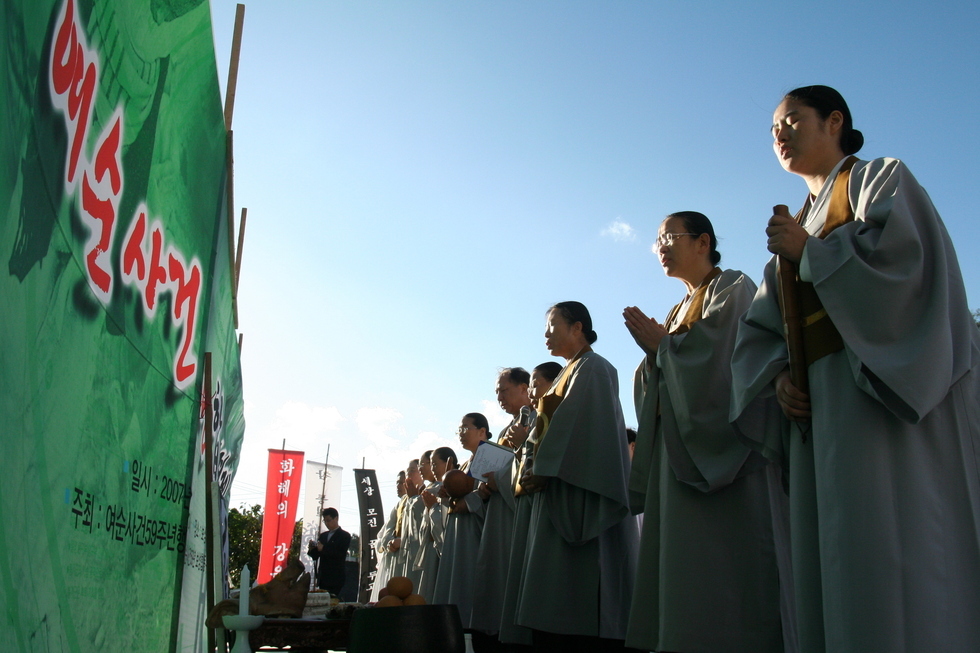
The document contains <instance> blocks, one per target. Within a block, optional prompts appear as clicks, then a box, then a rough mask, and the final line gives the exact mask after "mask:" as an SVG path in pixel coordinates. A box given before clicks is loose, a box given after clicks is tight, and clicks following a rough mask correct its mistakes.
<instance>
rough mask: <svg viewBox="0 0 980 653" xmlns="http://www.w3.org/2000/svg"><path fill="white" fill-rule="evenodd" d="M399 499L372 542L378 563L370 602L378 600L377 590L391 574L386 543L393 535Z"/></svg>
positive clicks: (390, 555)
mask: <svg viewBox="0 0 980 653" xmlns="http://www.w3.org/2000/svg"><path fill="white" fill-rule="evenodd" d="M401 500H402V498H401V497H399V499H398V502H396V503H395V506H394V507H393V508H392V509H391V514H389V515H388V520H387V521H386V522H385V523H384V525H382V527H381V530H380V531H378V538H377V539H376V540H375V542H374V552H375V553H376V554H377V556H378V565H377V567H376V568H375V574H374V587H373V588H372V589H371V597H370V599H369V600H370V601H372V602H374V601H377V600H378V592H380V591H381V590H382V589H383V588H384V587H385V586H386V585H387V584H388V580H389V579H390V578H391V576H392V574H391V565H390V563H391V560H392V554H391V552H390V551H388V543H389V542H391V538H392V537H393V536H394V532H395V522H396V521H397V520H398V506H399V504H400V503H401Z"/></svg>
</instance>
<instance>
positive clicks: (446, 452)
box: [432, 447, 459, 469]
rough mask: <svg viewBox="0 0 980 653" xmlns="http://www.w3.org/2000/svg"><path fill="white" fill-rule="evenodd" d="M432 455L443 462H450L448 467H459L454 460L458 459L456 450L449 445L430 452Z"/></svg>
mask: <svg viewBox="0 0 980 653" xmlns="http://www.w3.org/2000/svg"><path fill="white" fill-rule="evenodd" d="M432 455H433V456H435V457H436V458H438V459H439V460H441V461H442V462H444V463H452V464H451V466H450V467H449V469H456V468H457V467H459V465H457V464H456V461H457V460H459V459H458V458H457V457H456V452H455V451H453V450H452V449H451V448H449V447H439V448H438V449H435V450H434V451H433V452H432Z"/></svg>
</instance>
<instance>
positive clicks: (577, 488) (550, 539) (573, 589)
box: [516, 325, 638, 640]
mask: <svg viewBox="0 0 980 653" xmlns="http://www.w3.org/2000/svg"><path fill="white" fill-rule="evenodd" d="M590 329H591V325H589V327H588V330H590ZM563 377H565V378H564V380H563ZM562 387H564V398H563V399H562V400H561V403H560V404H559V405H558V406H557V408H556V409H555V411H554V414H553V415H551V416H550V417H548V418H547V419H548V420H550V421H549V424H548V428H547V430H546V431H545V432H544V435H543V436H542V437H541V438H540V441H539V444H538V447H537V450H536V452H535V454H534V460H533V463H532V464H533V473H534V475H535V476H538V477H547V479H548V480H547V485H546V486H545V487H544V489H543V490H541V491H539V492H535V493H534V494H533V497H532V508H531V517H530V524H529V528H528V541H527V555H526V558H525V564H524V570H523V576H522V581H521V589H520V599H519V602H518V605H517V619H516V621H517V623H518V624H519V625H521V626H525V627H527V628H532V629H535V630H539V631H544V632H547V633H555V634H559V635H576V636H591V637H601V638H605V639H616V640H622V639H625V637H626V623H627V617H628V614H629V604H630V596H631V594H632V590H633V578H634V575H635V572H636V548H637V539H638V533H637V529H636V521H635V520H634V519H633V518H632V516H631V515H630V511H629V505H628V503H629V502H628V498H627V487H626V483H627V475H628V473H629V453H628V451H627V443H626V425H625V423H624V421H623V413H622V408H621V406H620V403H619V381H618V378H617V374H616V368H614V367H613V366H612V365H611V364H610V363H609V362H608V361H606V360H605V359H604V358H602V357H601V356H599V355H598V354H596V353H594V352H593V351H592V350H591V349H590V348H588V347H585V349H584V350H583V352H581V353H580V354H578V355H577V356H576V357H575V358H574V359H572V360H570V361H569V363H568V365H566V366H565V368H564V369H563V370H562V373H561V374H560V375H559V377H558V378H557V379H556V380H555V384H554V385H553V386H552V388H551V390H549V395H551V394H555V393H558V392H562ZM547 398H548V395H546V396H545V399H547ZM542 401H544V400H542ZM541 412H542V411H540V410H539V411H538V413H539V414H538V419H539V420H541V419H542V416H541Z"/></svg>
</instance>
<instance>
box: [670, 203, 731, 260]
mask: <svg viewBox="0 0 980 653" xmlns="http://www.w3.org/2000/svg"><path fill="white" fill-rule="evenodd" d="M670 218H678V219H680V220H683V221H684V229H685V230H686V231H687V232H688V233H692V234H694V235H695V237H697V236H700V235H701V234H708V238H709V239H710V241H711V252H710V253H709V254H708V258H709V259H710V260H711V265H718V263H720V262H721V252H719V251H718V239H717V238H715V228H714V227H712V226H711V220H709V219H708V216H706V215H705V214H704V213H698V212H697V211H678V212H677V213H671V214H670V215H668V216H667V217H666V218H664V220H669V219H670Z"/></svg>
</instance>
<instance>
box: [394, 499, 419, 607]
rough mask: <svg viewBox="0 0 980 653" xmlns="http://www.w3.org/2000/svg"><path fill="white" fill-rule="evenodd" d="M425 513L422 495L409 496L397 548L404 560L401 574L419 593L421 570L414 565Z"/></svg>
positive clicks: (414, 590)
mask: <svg viewBox="0 0 980 653" xmlns="http://www.w3.org/2000/svg"><path fill="white" fill-rule="evenodd" d="M424 515H425V503H424V502H423V501H422V497H421V496H419V495H415V496H414V497H409V498H408V502H407V503H406V504H405V514H404V516H403V517H402V545H401V549H399V551H398V552H399V554H401V555H400V558H401V559H402V560H403V561H404V564H403V570H404V571H403V572H402V575H403V576H407V577H408V578H409V579H411V581H412V588H413V590H412V591H413V592H415V593H419V592H418V591H419V588H420V587H421V581H422V570H421V569H419V568H418V567H417V565H416V562H417V560H418V556H419V551H420V550H421V548H422V519H423V517H424Z"/></svg>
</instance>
